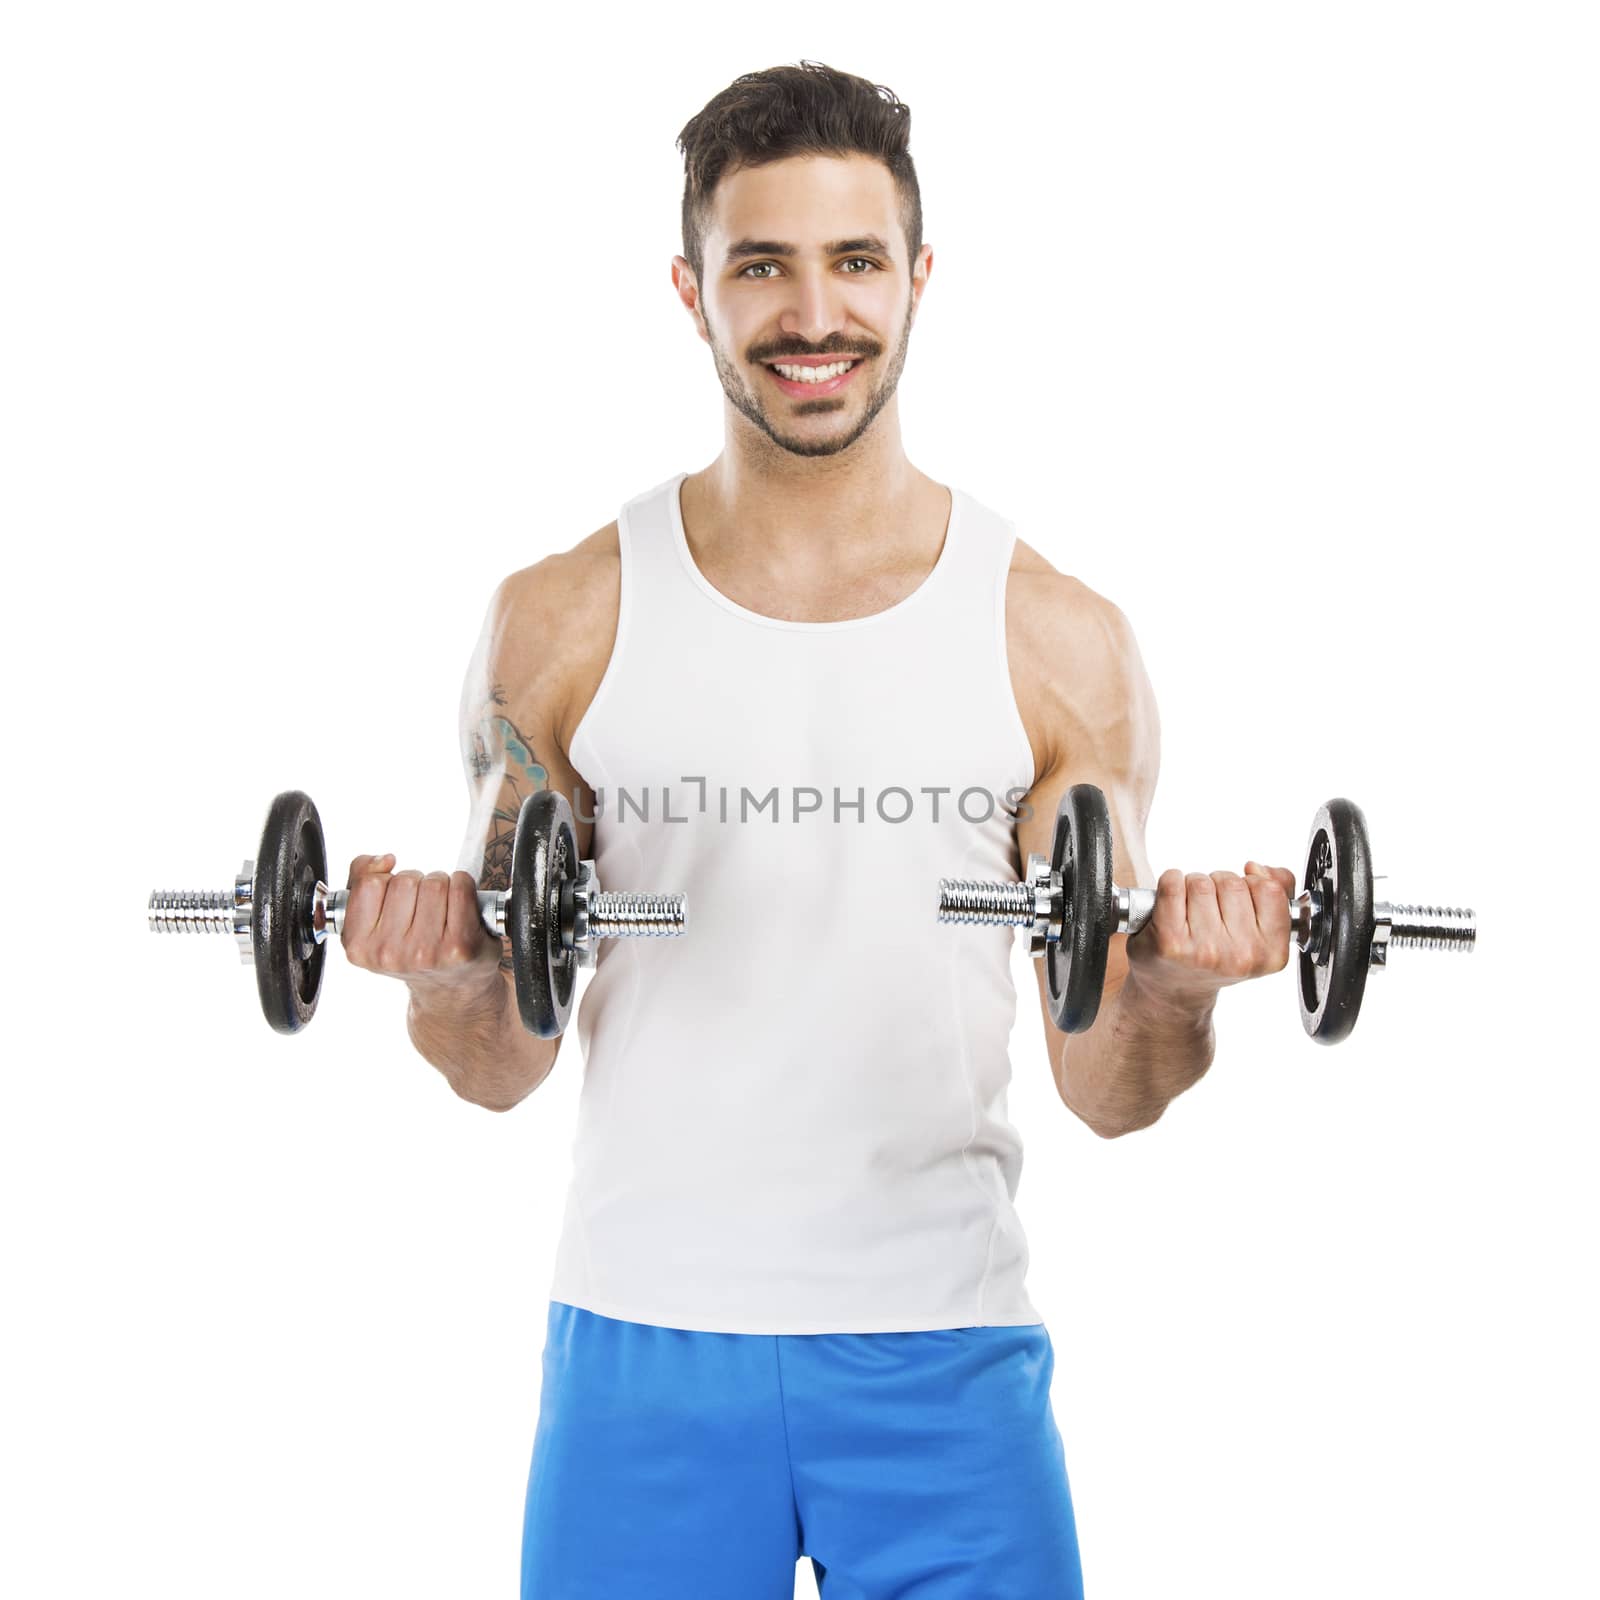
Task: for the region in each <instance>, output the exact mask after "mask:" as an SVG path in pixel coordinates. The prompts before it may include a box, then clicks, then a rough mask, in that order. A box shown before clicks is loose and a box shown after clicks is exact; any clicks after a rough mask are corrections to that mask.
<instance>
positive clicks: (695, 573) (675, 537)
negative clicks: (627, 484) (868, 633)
mask: <svg viewBox="0 0 1600 1600" xmlns="http://www.w3.org/2000/svg"><path fill="white" fill-rule="evenodd" d="M688 476H689V474H688V473H687V472H680V473H679V474H678V476H677V477H676V478H674V479H673V480H672V482H671V484H670V485H669V486H668V489H667V506H668V511H669V514H670V517H671V521H672V542H673V544H674V545H675V546H676V547H677V551H678V559H679V561H681V562H682V564H683V569H684V571H685V572H686V573H687V574H688V576H689V579H690V581H691V582H692V583H693V584H694V586H695V587H696V588H697V589H699V590H700V591H701V593H703V594H704V595H706V596H707V598H709V599H711V600H714V601H715V602H716V603H717V604H718V605H719V606H721V607H722V609H723V610H724V611H731V612H732V613H733V614H734V615H735V616H736V617H743V618H745V620H746V621H748V622H755V623H759V624H760V625H761V626H762V627H765V628H789V629H792V630H795V631H797V632H810V633H825V632H827V631H829V630H831V629H834V628H859V627H861V626H862V625H863V624H865V623H869V622H881V621H882V620H883V619H884V618H885V617H892V616H895V615H896V614H897V613H899V612H901V611H904V610H905V609H906V607H907V606H910V605H912V604H914V603H915V602H916V601H917V600H918V599H919V598H920V597H921V596H922V595H924V594H926V593H927V592H928V590H929V589H930V588H931V587H932V585H933V582H934V580H935V579H936V578H937V577H938V576H939V574H940V573H941V572H943V571H944V569H945V568H946V567H948V566H949V565H950V564H951V561H952V559H953V558H952V556H951V554H950V551H951V546H952V545H954V543H955V541H956V536H957V532H958V528H959V524H960V522H961V515H962V500H963V498H964V497H963V495H962V493H961V491H960V490H959V489H957V488H955V487H954V486H953V485H948V486H947V487H949V490H950V515H949V518H948V520H947V521H946V523H945V530H944V543H943V544H941V545H940V546H939V554H938V557H937V558H936V559H935V561H934V563H933V566H932V567H930V568H929V570H928V575H927V576H926V577H925V578H924V579H923V580H922V582H921V583H919V584H918V585H917V586H916V588H915V589H913V590H912V591H911V593H910V594H908V595H904V596H902V597H901V598H900V599H898V600H896V601H895V603H894V604H893V605H892V606H885V607H884V609H883V610H882V611H871V612H868V614H867V615H866V616H864V617H839V618H836V619H834V620H833V621H830V622H803V621H797V620H795V619H793V618H790V617H769V616H768V615H767V614H766V612H764V611H752V610H751V609H750V608H749V607H748V606H742V605H740V604H739V602H738V601H737V600H734V599H731V598H730V597H729V596H728V595H725V594H724V593H723V592H722V591H721V590H720V589H719V588H717V587H716V585H715V584H713V583H712V582H711V580H710V579H709V578H708V577H706V575H705V574H704V573H703V572H702V571H701V570H700V568H699V567H698V566H697V565H696V563H695V559H694V552H693V551H692V550H690V548H689V538H688V535H687V534H686V533H685V532H684V529H683V505H682V502H681V501H680V500H679V498H678V496H679V493H680V492H681V491H682V489H683V480H684V479H685V478H687V477H688Z"/></svg>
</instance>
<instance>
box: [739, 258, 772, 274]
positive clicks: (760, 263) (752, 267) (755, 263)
mask: <svg viewBox="0 0 1600 1600" xmlns="http://www.w3.org/2000/svg"><path fill="white" fill-rule="evenodd" d="M771 265H772V262H770V261H752V262H751V263H750V265H749V266H748V267H746V268H745V269H744V271H743V272H741V273H740V274H739V276H740V277H741V278H742V277H744V275H745V273H747V272H754V271H755V269H756V268H757V267H770V266H771Z"/></svg>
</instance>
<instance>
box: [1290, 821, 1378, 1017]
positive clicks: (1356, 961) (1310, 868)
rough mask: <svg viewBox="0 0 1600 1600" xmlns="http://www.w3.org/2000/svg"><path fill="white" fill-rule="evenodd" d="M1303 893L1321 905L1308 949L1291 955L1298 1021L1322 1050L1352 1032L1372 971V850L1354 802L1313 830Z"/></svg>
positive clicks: (1365, 822)
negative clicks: (1313, 940)
mask: <svg viewBox="0 0 1600 1600" xmlns="http://www.w3.org/2000/svg"><path fill="white" fill-rule="evenodd" d="M1301 882H1302V887H1304V888H1306V889H1309V890H1311V892H1312V893H1313V894H1315V895H1316V896H1317V897H1318V898H1319V899H1320V900H1321V901H1322V917H1321V919H1320V920H1321V931H1320V936H1319V937H1318V938H1317V940H1316V943H1315V945H1314V947H1313V948H1312V949H1310V950H1299V949H1297V950H1296V952H1295V955H1296V961H1297V963H1298V970H1299V984H1298V988H1299V994H1300V1021H1301V1023H1302V1024H1303V1026H1304V1027H1305V1030H1306V1032H1307V1033H1308V1034H1310V1035H1311V1037H1312V1038H1313V1039H1315V1040H1317V1041H1318V1042H1319V1043H1321V1044H1337V1043H1338V1042H1339V1041H1340V1040H1341V1039H1343V1038H1345V1037H1346V1036H1347V1035H1348V1034H1349V1032H1350V1030H1351V1029H1352V1028H1353V1027H1355V1025H1356V1017H1357V1016H1358V1015H1359V1013H1360V1011H1361V997H1362V995H1364V994H1365V993H1366V989H1367V972H1368V970H1369V968H1370V967H1371V964H1372V934H1373V928H1374V922H1373V902H1372V846H1371V844H1370V843H1369V842H1368V840H1367V819H1366V818H1365V817H1364V816H1363V815H1362V814H1361V807H1360V806H1358V805H1357V804H1356V803H1355V801H1354V800H1330V801H1329V802H1328V803H1327V804H1326V805H1325V806H1323V807H1322V808H1321V809H1320V810H1319V811H1318V812H1317V814H1316V817H1315V818H1314V819H1313V820H1312V823H1311V837H1310V840H1309V841H1308V842H1307V844H1306V870H1305V874H1304V877H1303V878H1302V880H1301Z"/></svg>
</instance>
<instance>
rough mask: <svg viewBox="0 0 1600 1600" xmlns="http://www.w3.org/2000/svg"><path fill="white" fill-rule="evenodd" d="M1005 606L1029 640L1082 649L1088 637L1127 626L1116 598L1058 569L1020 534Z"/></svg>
mask: <svg viewBox="0 0 1600 1600" xmlns="http://www.w3.org/2000/svg"><path fill="white" fill-rule="evenodd" d="M1006 611H1007V615H1008V616H1011V617H1013V618H1014V619H1015V621H1016V623H1017V624H1019V625H1020V627H1021V629H1022V631H1023V634H1024V635H1025V640H1024V642H1026V643H1035V642H1036V643H1039V644H1041V645H1043V646H1045V647H1052V646H1063V645H1065V646H1068V647H1073V648H1079V647H1081V644H1082V643H1083V642H1084V641H1085V640H1086V639H1087V640H1088V641H1089V642H1091V643H1093V642H1094V641H1095V640H1096V639H1097V638H1099V639H1103V638H1104V636H1105V635H1106V633H1108V632H1110V633H1116V632H1120V631H1121V630H1122V629H1124V628H1126V626H1127V618H1126V617H1125V616H1124V615H1123V612H1122V610H1121V608H1120V607H1119V606H1118V605H1117V604H1116V602H1115V601H1113V600H1111V599H1110V598H1108V597H1107V596H1106V595H1103V594H1101V593H1100V592H1099V591H1098V590H1096V589H1092V588H1090V587H1089V585H1088V584H1087V583H1085V582H1084V581H1083V580H1082V579H1081V578H1077V577H1074V576H1073V575H1072V574H1071V573H1068V572H1061V571H1058V570H1057V569H1056V567H1054V566H1053V565H1052V564H1051V563H1050V561H1049V560H1047V559H1046V558H1045V557H1044V556H1042V555H1041V554H1040V553H1039V552H1038V551H1037V550H1035V549H1034V548H1033V546H1032V545H1030V544H1026V543H1024V542H1023V540H1022V539H1021V538H1020V537H1019V538H1018V539H1017V541H1016V544H1015V546H1014V547H1013V549H1012V552H1011V569H1010V572H1009V574H1008V581H1007V587H1006Z"/></svg>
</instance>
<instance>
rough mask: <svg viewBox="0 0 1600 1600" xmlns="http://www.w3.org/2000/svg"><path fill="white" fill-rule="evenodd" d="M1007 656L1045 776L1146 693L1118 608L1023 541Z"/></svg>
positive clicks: (1011, 598)
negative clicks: (1084, 737) (1069, 743)
mask: <svg viewBox="0 0 1600 1600" xmlns="http://www.w3.org/2000/svg"><path fill="white" fill-rule="evenodd" d="M1006 651H1007V656H1008V658H1009V662H1010V666H1011V677H1012V685H1013V688H1014V689H1015V692H1016V696H1017V705H1018V708H1019V710H1020V711H1021V713H1022V718H1023V723H1024V726H1025V727H1026V729H1027V731H1028V735H1029V741H1030V743H1031V744H1032V745H1033V747H1034V759H1035V764H1036V766H1037V770H1038V772H1039V773H1040V774H1043V773H1044V772H1045V771H1046V770H1047V769H1048V767H1049V766H1050V764H1051V763H1052V761H1053V760H1054V759H1055V756H1056V755H1057V754H1058V752H1059V749H1060V746H1061V743H1062V740H1063V739H1065V738H1067V737H1069V736H1070V735H1071V734H1072V733H1073V732H1081V731H1083V730H1088V729H1095V728H1099V727H1103V726H1104V725H1106V724H1107V723H1108V722H1116V721H1118V720H1120V719H1122V718H1125V717H1126V716H1127V715H1128V714H1129V706H1130V703H1131V702H1133V701H1135V700H1137V699H1138V698H1139V697H1140V696H1141V695H1142V692H1143V691H1142V677H1143V666H1142V663H1141V662H1140V659H1139V651H1138V645H1137V643H1136V642H1135V640H1134V637H1133V630H1132V628H1131V627H1130V625H1129V623H1128V619H1127V617H1126V616H1125V615H1124V613H1123V611H1122V609H1121V607H1119V606H1118V605H1117V604H1116V602H1115V601H1113V600H1111V599H1110V598H1109V597H1108V596H1106V595H1103V594H1101V593H1100V592H1099V591H1098V590H1096V589H1093V588H1091V587H1090V586H1089V585H1088V584H1087V583H1085V582H1084V581H1083V580H1082V579H1081V578H1077V577H1074V576H1073V575H1072V574H1070V573H1065V572H1060V571H1058V570H1057V569H1056V568H1055V567H1054V566H1053V565H1052V564H1051V563H1050V562H1049V561H1048V560H1047V559H1046V558H1045V557H1044V556H1042V555H1041V554H1040V553H1039V552H1038V551H1037V550H1035V549H1033V548H1032V546H1030V545H1026V544H1024V543H1023V541H1022V540H1021V539H1020V538H1019V539H1018V540H1017V541H1016V547H1015V549H1014V551H1013V553H1012V557H1011V569H1010V573H1009V575H1008V582H1007V588H1006Z"/></svg>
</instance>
